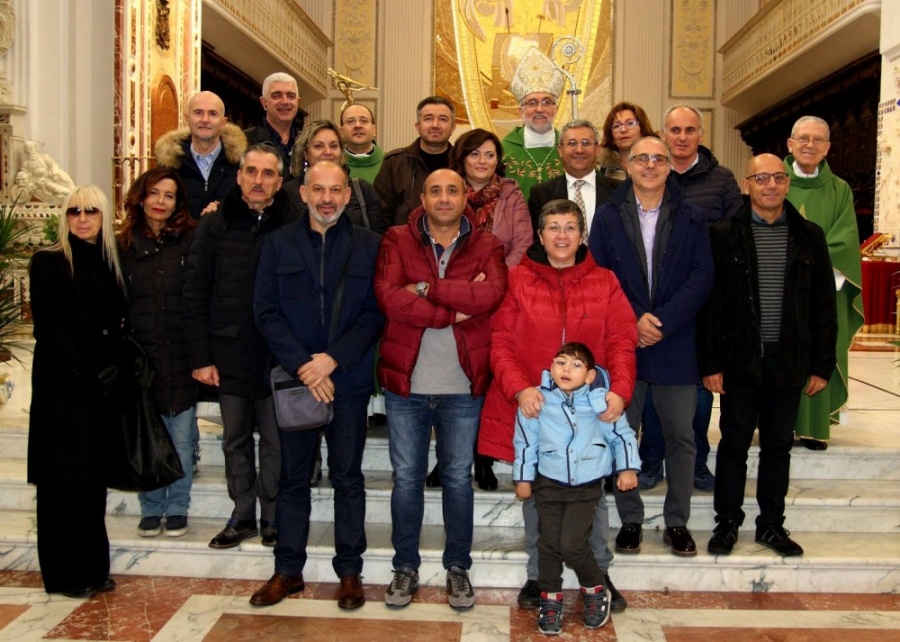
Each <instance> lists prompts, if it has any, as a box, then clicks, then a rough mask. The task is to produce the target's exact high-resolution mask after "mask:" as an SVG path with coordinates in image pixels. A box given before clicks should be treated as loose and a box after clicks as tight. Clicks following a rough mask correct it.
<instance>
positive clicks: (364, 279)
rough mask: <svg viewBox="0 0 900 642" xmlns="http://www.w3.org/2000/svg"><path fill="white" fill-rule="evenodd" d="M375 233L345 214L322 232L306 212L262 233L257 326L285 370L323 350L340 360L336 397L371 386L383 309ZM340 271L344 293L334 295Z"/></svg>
mask: <svg viewBox="0 0 900 642" xmlns="http://www.w3.org/2000/svg"><path fill="white" fill-rule="evenodd" d="M377 252H378V235H377V234H375V233H373V232H370V231H369V230H366V229H364V228H362V227H357V226H355V225H353V223H351V221H350V219H349V218H347V217H346V216H344V215H341V217H340V218H339V219H338V221H337V223H335V225H334V226H332V227H331V228H329V229H328V230H327V231H326V232H325V236H324V238H323V237H322V235H321V234H319V233H317V232H313V231H312V230H311V229H310V226H309V214H308V213H307V214H306V215H305V216H304V217H303V218H302V219H301V220H300V222H299V223H296V224H295V225H289V226H287V227H285V228H282V229H280V230H278V231H277V232H275V233H273V234H271V235H269V237H268V238H266V244H265V246H264V247H263V251H262V256H261V257H260V260H259V268H258V270H257V276H256V290H255V292H254V301H253V308H254V313H255V315H256V324H257V326H258V327H259V331H260V333H261V334H262V336H263V337H264V338H265V340H266V343H268V345H269V348H270V349H271V350H272V354H273V355H275V359H276V361H278V363H280V364H281V366H282V367H283V368H284V369H285V371H286V372H291V373H294V372H297V369H298V368H299V367H300V366H302V365H303V364H304V363H306V362H307V361H310V360H311V359H312V355H313V354H316V353H319V352H324V353H326V354H328V355H329V356H331V357H332V358H334V360H335V361H337V362H338V367H337V370H335V371H334V372H333V373H332V375H331V379H332V381H333V382H334V386H335V392H336V393H337V394H339V395H358V394H370V393H371V392H372V391H373V389H374V381H375V380H374V377H373V376H372V370H373V368H374V365H375V356H374V348H375V343H376V342H377V341H378V335H379V334H380V332H381V327H382V325H384V315H382V314H381V311H380V310H379V309H378V303H377V301H376V300H375V286H374V279H375V258H376V255H377ZM342 272H343V273H344V274H345V276H344V282H343V298H342V301H341V303H340V305H339V306H337V308H338V316H337V319H336V320H333V319H332V317H333V313H334V312H335V308H336V306H335V302H334V298H335V293H336V291H337V288H338V284H339V282H340V276H341V273H342Z"/></svg>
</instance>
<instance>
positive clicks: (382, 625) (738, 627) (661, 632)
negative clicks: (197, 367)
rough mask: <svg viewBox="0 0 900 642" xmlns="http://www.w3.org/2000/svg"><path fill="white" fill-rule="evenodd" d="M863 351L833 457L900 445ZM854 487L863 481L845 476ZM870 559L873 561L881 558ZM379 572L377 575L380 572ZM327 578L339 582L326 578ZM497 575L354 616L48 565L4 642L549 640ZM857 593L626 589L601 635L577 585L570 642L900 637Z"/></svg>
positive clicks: (238, 585) (4, 577)
mask: <svg viewBox="0 0 900 642" xmlns="http://www.w3.org/2000/svg"><path fill="white" fill-rule="evenodd" d="M855 348H856V350H855V351H854V352H853V353H851V400H850V404H849V409H848V413H847V416H846V424H845V425H844V426H840V427H836V429H835V434H834V438H833V439H832V442H831V444H830V447H829V449H828V451H826V453H828V455H829V456H839V455H840V454H841V452H842V451H846V452H851V453H852V451H854V450H855V449H860V448H871V447H873V446H874V447H879V448H886V449H897V448H898V447H900V412H898V411H900V366H898V365H897V364H895V363H894V361H895V360H896V359H897V358H900V357H898V355H897V354H896V352H894V349H893V348H890V347H889V346H887V345H886V344H885V342H884V340H883V339H878V338H865V339H861V340H858V341H857V343H856V346H855ZM26 385H27V384H26ZM17 392H18V393H22V392H23V390H21V389H19V390H17ZM11 401H13V403H12V404H10V406H8V407H7V408H6V409H5V412H6V413H7V414H6V418H8V417H9V414H10V413H11V412H16V411H17V410H18V409H16V408H15V407H14V403H15V402H16V401H18V403H22V402H21V395H20V396H19V397H18V399H14V400H11ZM713 424H714V426H715V419H714V422H713ZM710 437H711V441H713V443H716V442H717V441H718V431H717V430H716V429H715V427H713V428H712V429H711V430H710ZM869 465H870V464H866V466H869ZM812 472H814V471H812V470H810V471H808V472H807V473H806V476H807V477H808V478H813V477H814V475H813V474H811V473H812ZM890 478H891V479H896V477H893V476H891V477H890ZM201 479H202V478H201ZM848 479H852V477H848ZM853 483H856V482H853ZM859 483H861V484H863V485H864V484H865V482H859ZM845 485H848V486H849V485H852V484H851V482H845ZM859 494H860V495H871V491H869V492H867V491H865V490H861V491H860V493H859ZM896 518H897V515H896V514H895V515H893V517H890V516H888V519H889V520H893V522H896ZM110 521H111V520H110ZM129 524H130V522H129ZM129 528H133V524H131V525H130V526H129ZM211 528H212V527H211ZM802 530H809V532H808V533H805V536H806V537H807V540H810V541H809V543H810V544H813V543H814V542H813V541H812V540H813V539H814V538H815V537H816V536H818V535H823V536H824V535H826V534H825V533H822V534H819V533H814V532H813V530H812V529H802ZM884 530H885V531H886V532H885V533H884V534H883V538H887V539H886V540H884V541H885V542H886V543H883V544H881V546H886V547H887V548H881V551H882V553H885V552H886V551H887V550H888V549H893V550H895V552H896V549H898V548H900V535H896V534H895V535H894V536H893V538H892V537H891V533H892V532H893V533H896V532H897V531H896V529H892V528H886V529H884ZM846 537H847V540H846V543H847V544H850V543H851V541H855V542H856V543H857V544H859V542H860V541H861V540H860V536H859V535H851V534H848V535H847V536H846ZM807 540H804V542H805V543H806V542H807ZM892 540H893V541H892ZM879 541H881V540H879ZM823 547H824V546H819V545H816V546H811V548H823ZM0 548H2V547H0ZM4 550H5V549H4ZM0 552H2V551H0ZM867 554H868V555H871V554H872V550H871V549H870V550H869V552H868V553H867ZM642 557H643V556H642ZM894 557H896V555H895V556H894ZM3 558H6V559H5V561H3ZM698 559H699V558H698ZM627 563H628V562H627V561H622V563H621V565H620V566H618V567H617V569H616V572H617V575H616V577H617V578H618V577H621V578H622V579H621V580H618V581H617V584H620V585H621V586H638V583H637V582H636V581H635V579H633V578H632V579H631V581H629V571H628V568H629V567H628V566H627ZM11 568H16V567H15V565H14V564H13V563H12V561H11V560H10V558H9V557H7V556H6V554H5V553H3V554H2V555H0V569H11ZM33 568H34V567H32V569H33ZM884 570H886V571H889V570H890V569H884ZM125 573H128V572H127V571H125ZM370 573H374V570H373V569H370ZM318 577H320V578H325V577H327V576H326V574H324V573H323V574H321V575H319V576H318ZM485 577H486V576H485V575H480V576H479V577H478V578H477V579H478V582H477V587H476V591H477V604H476V606H475V607H474V608H473V609H472V610H470V611H467V612H462V613H460V612H456V611H453V610H452V609H450V608H449V607H448V606H447V603H446V596H445V594H444V591H443V589H442V588H441V587H440V586H422V587H421V588H420V591H419V593H418V594H417V596H416V598H415V599H414V601H413V603H412V604H411V605H410V606H409V607H407V608H405V609H401V610H389V609H388V608H387V607H385V606H384V603H383V597H384V590H385V586H384V584H377V583H376V582H375V580H374V576H373V580H372V581H373V583H372V584H371V585H367V586H366V596H367V600H368V601H367V604H366V605H365V606H364V607H363V608H362V609H360V610H358V611H353V612H346V611H341V610H340V609H338V608H337V605H336V603H335V597H336V595H337V585H336V584H333V583H328V582H307V586H306V590H305V591H303V592H302V593H300V594H298V595H295V596H291V597H290V598H288V599H287V600H285V601H284V602H282V603H281V604H279V605H276V606H274V607H268V608H254V607H252V606H250V604H249V602H248V598H249V596H250V595H251V594H252V593H253V591H254V590H256V589H257V588H258V587H259V586H260V585H261V582H260V581H259V580H249V579H223V578H221V577H218V578H211V577H159V576H156V577H154V576H148V575H134V574H130V573H128V574H124V573H114V578H115V580H116V581H117V588H116V590H114V591H112V592H110V593H106V594H98V595H97V596H95V597H93V598H91V599H89V600H73V599H69V598H65V597H62V596H57V595H54V596H48V595H47V594H46V593H45V592H44V591H43V588H42V583H41V577H40V573H38V572H36V571H35V570H0V640H16V641H27V640H116V641H130V642H140V641H151V640H152V641H156V640H178V641H182V640H184V641H192V640H208V641H218V640H222V641H227V642H237V641H241V640H253V641H255V642H256V641H260V640H263V641H265V640H307V639H316V640H323V641H324V640H327V641H340V640H352V641H354V642H364V641H367V640H378V641H380V642H381V641H383V642H387V640H391V641H393V640H397V641H405V640H428V641H433V640H460V641H463V640H465V641H470V640H484V641H493V640H504V641H506V640H513V641H519V640H522V641H528V640H543V639H546V637H545V636H543V635H542V634H540V633H539V632H538V631H537V627H536V613H535V612H534V611H525V610H522V609H519V608H518V607H517V605H516V595H517V593H518V590H517V589H515V588H485V587H484V585H485V584H489V583H490V582H489V581H488V582H486V581H485ZM365 581H366V580H365V579H364V582H365ZM506 586H510V584H506ZM846 586H847V588H846V589H844V591H823V590H820V591H819V592H802V593H796V592H790V589H789V590H788V591H787V592H749V591H747V592H740V591H732V592H727V591H723V592H719V591H715V592H713V591H700V590H696V591H668V590H666V591H658V590H623V591H622V592H623V594H624V595H625V597H626V598H627V599H628V602H629V607H628V609H627V610H626V611H624V612H623V613H620V614H616V615H613V616H612V618H611V619H610V621H609V622H608V623H607V624H606V625H605V626H604V627H602V628H601V629H598V630H594V631H589V630H587V629H585V628H584V627H583V625H582V624H581V615H582V614H581V606H580V600H579V599H578V595H577V592H576V591H567V592H566V606H567V609H568V610H567V611H566V617H565V620H564V629H563V634H562V635H561V636H559V639H561V640H575V641H580V640H598V641H599V640H619V641H626V640H628V641H631V640H634V641H641V642H647V641H656V640H660V641H667V642H689V641H690V642H693V641H694V640H697V639H702V640H705V641H718V640H721V641H723V642H725V641H727V642H744V641H750V640H754V641H755V640H771V641H784V642H801V641H810V642H813V641H814V642H830V641H832V640H847V639H852V640H853V641H854V642H868V641H870V640H871V641H872V642H874V641H876V640H878V641H879V642H880V641H882V640H900V593H898V592H897V590H896V589H894V590H891V589H888V590H887V591H886V592H881V593H878V592H874V591H873V592H869V593H868V594H865V593H851V592H849V591H855V590H857V589H856V588H855V587H854V586H852V585H851V584H846ZM698 588H703V587H702V586H698Z"/></svg>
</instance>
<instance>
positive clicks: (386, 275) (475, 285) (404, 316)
mask: <svg viewBox="0 0 900 642" xmlns="http://www.w3.org/2000/svg"><path fill="white" fill-rule="evenodd" d="M467 211H468V212H471V210H470V209H469V208H467ZM424 217H425V210H424V209H422V207H421V206H420V207H418V208H417V209H416V210H414V211H413V213H412V214H411V215H410V218H409V223H407V224H406V225H398V226H396V227H392V228H390V229H388V231H387V233H385V235H384V238H383V239H382V241H381V247H380V248H379V250H378V262H377V263H376V266H375V296H376V297H377V298H378V305H379V307H380V308H381V310H382V311H383V312H384V315H385V317H386V318H387V322H386V323H385V325H384V331H383V334H382V338H381V348H380V352H379V357H378V381H379V382H380V383H381V386H382V387H383V388H384V389H385V390H390V391H391V392H393V393H394V394H397V395H400V396H403V397H408V396H409V387H410V378H411V377H412V371H413V368H414V367H415V365H416V360H417V359H418V357H419V346H420V345H421V343H422V335H423V334H425V329H426V328H446V327H447V326H449V325H453V335H454V336H455V337H456V348H457V353H458V354H459V363H460V365H461V366H462V369H463V372H465V373H466V376H467V377H468V378H469V381H470V382H471V384H472V396H473V397H478V396H480V395H483V394H484V393H485V391H486V390H487V387H488V382H489V381H490V368H489V362H490V350H491V313H492V312H494V310H496V309H497V306H498V305H500V302H501V301H502V300H503V294H504V292H506V264H505V263H504V261H503V245H501V243H500V241H498V240H497V238H496V237H495V236H493V235H492V234H489V233H487V232H479V231H478V230H475V229H474V228H472V226H471V224H470V231H469V232H466V233H465V234H463V235H462V236H460V238H459V239H458V240H457V245H456V248H455V249H454V250H453V253H452V254H451V255H450V262H449V264H448V265H447V269H446V272H445V273H444V278H443V279H441V278H438V269H437V262H436V261H435V258H434V251H433V250H432V248H431V241H430V239H429V238H428V235H427V234H426V233H425V231H424V227H423V224H422V219H423V218H424ZM480 273H484V275H485V279H484V281H478V282H476V281H473V280H472V279H474V278H475V277H476V276H478V274H480ZM420 281H426V282H427V283H428V284H429V287H428V298H425V299H423V298H421V297H419V296H418V295H416V294H415V293H413V292H410V291H409V290H407V289H406V286H407V285H409V284H410V283H418V282H420ZM457 312H462V313H463V314H468V315H471V317H472V318H471V319H467V320H466V321H463V322H462V323H458V324H457V323H454V320H455V319H456V313H457ZM510 443H512V442H510Z"/></svg>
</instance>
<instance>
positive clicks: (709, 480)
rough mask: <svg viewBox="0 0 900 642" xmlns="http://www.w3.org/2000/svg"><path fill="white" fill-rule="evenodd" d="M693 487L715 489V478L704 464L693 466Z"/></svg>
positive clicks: (706, 489)
mask: <svg viewBox="0 0 900 642" xmlns="http://www.w3.org/2000/svg"><path fill="white" fill-rule="evenodd" d="M694 488H696V489H697V490H705V491H710V490H715V488H716V478H715V475H713V474H712V473H711V472H710V470H709V466H707V465H706V464H697V465H696V466H695V467H694Z"/></svg>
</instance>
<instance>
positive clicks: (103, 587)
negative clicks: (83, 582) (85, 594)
mask: <svg viewBox="0 0 900 642" xmlns="http://www.w3.org/2000/svg"><path fill="white" fill-rule="evenodd" d="M114 588H116V581H115V580H114V579H113V578H111V577H107V578H106V579H105V580H103V582H101V583H100V584H98V585H97V586H95V587H94V590H95V591H97V592H98V593H109V592H110V591H112V590H113V589H114Z"/></svg>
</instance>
